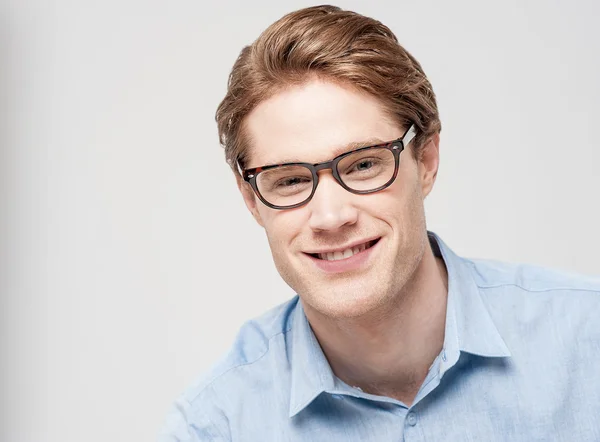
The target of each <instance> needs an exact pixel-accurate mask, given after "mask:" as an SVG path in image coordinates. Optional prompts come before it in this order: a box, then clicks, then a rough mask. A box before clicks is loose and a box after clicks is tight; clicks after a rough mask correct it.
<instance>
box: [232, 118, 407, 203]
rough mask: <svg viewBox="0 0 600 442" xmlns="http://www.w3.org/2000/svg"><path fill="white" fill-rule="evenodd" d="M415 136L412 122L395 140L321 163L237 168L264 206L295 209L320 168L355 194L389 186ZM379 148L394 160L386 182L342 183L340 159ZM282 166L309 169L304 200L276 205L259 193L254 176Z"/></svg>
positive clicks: (309, 198) (362, 193)
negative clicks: (370, 185) (365, 186)
mask: <svg viewBox="0 0 600 442" xmlns="http://www.w3.org/2000/svg"><path fill="white" fill-rule="evenodd" d="M415 136H416V132H415V128H414V124H413V125H411V126H410V127H409V128H408V129H407V130H406V132H404V134H403V135H402V136H401V137H400V138H398V139H396V140H393V141H388V142H387V143H381V144H375V145H372V146H365V147H361V148H358V149H355V150H351V151H350V152H344V153H343V154H341V155H338V156H337V157H335V158H334V159H332V160H331V161H325V162H323V163H315V164H312V163H284V164H272V165H269V166H262V167H254V168H251V169H241V167H240V166H239V163H238V168H239V169H240V170H241V172H242V178H243V179H244V181H246V182H247V183H248V184H250V187H252V190H254V193H255V194H256V196H258V198H259V199H260V201H261V202H262V203H263V204H264V205H265V206H267V207H270V208H272V209H278V210H285V209H295V208H296V207H300V206H303V205H305V204H307V203H308V202H309V201H310V200H311V199H312V197H313V196H314V194H315V192H316V190H317V186H318V185H319V174H318V173H317V172H319V171H320V170H325V169H331V173H332V174H333V177H334V178H335V180H336V181H337V182H338V184H339V185H340V186H342V187H343V188H344V189H346V190H347V191H348V192H350V193H354V194H357V195H366V194H369V193H375V192H379V191H380V190H383V189H385V188H387V187H389V186H390V185H391V184H392V183H393V182H394V181H395V180H396V177H397V175H398V167H399V164H400V153H401V152H402V151H403V150H404V149H405V148H406V147H407V146H408V145H409V144H410V142H411V141H413V139H414V138H415ZM381 148H385V149H388V150H390V151H391V152H392V153H393V154H394V161H395V165H394V174H393V175H392V177H391V178H390V179H389V180H388V182H387V183H385V184H383V185H381V186H379V187H376V188H375V189H371V190H354V189H351V188H350V187H348V186H346V184H344V181H343V180H342V179H341V178H340V174H339V172H338V170H337V166H338V163H339V162H340V161H341V160H342V159H344V158H345V157H347V156H348V155H352V154H354V153H356V152H361V151H364V150H368V149H381ZM284 166H286V167H287V166H303V167H306V168H307V169H309V170H310V171H311V174H312V180H313V188H312V191H311V192H310V195H309V196H308V197H307V198H306V199H305V200H303V201H301V202H299V203H296V204H292V205H290V206H277V205H275V204H271V203H270V202H268V201H267V200H266V199H265V198H263V196H262V195H261V194H260V190H259V189H258V185H257V184H256V177H257V176H258V175H259V174H260V173H261V172H264V171H265V170H270V169H275V168H277V167H284Z"/></svg>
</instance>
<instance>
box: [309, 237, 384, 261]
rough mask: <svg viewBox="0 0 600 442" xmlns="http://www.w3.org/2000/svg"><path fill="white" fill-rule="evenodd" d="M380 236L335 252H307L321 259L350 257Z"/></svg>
mask: <svg viewBox="0 0 600 442" xmlns="http://www.w3.org/2000/svg"><path fill="white" fill-rule="evenodd" d="M379 239H380V238H377V239H374V240H372V241H367V242H365V243H362V244H359V245H357V246H354V247H349V248H347V249H345V250H338V251H335V252H326V253H308V255H310V256H312V257H313V258H317V259H322V260H324V261H340V260H342V259H347V258H350V257H352V256H354V255H356V254H358V253H361V252H364V251H365V250H367V249H370V248H371V247H373V246H374V245H375V244H377V242H378V241H379Z"/></svg>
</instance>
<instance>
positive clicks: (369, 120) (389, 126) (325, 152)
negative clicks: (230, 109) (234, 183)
mask: <svg viewBox="0 0 600 442" xmlns="http://www.w3.org/2000/svg"><path fill="white" fill-rule="evenodd" d="M245 129H246V133H247V135H248V137H249V148H250V150H249V161H248V163H247V164H246V167H248V168H251V167H259V166H263V165H267V164H280V163H285V162H293V161H300V162H310V163H317V162H321V161H327V160H330V159H331V158H333V157H334V156H336V155H339V154H340V153H342V152H344V151H347V150H351V149H353V148H356V147H359V146H361V145H365V146H366V145H370V144H378V143H382V142H386V141H391V140H393V139H396V138H398V137H400V136H401V135H402V132H403V131H402V128H401V127H399V126H398V125H397V124H395V123H393V122H392V121H391V119H390V118H389V116H388V114H387V113H386V111H385V108H384V106H383V105H382V104H381V103H380V102H379V101H378V100H377V99H376V98H374V97H372V96H370V95H368V94H366V93H363V92H359V91H357V90H355V89H353V88H349V87H344V86H342V85H339V84H336V83H332V82H327V81H322V80H311V81H310V82H307V83H305V84H302V85H298V86H292V87H289V88H287V89H285V90H283V91H281V92H279V93H277V94H275V95H274V96H272V97H271V98H269V99H268V100H265V101H263V102H262V103H260V104H259V105H258V106H257V107H256V108H255V109H254V110H253V111H252V112H251V113H250V114H249V115H248V117H247V118H246V121H245Z"/></svg>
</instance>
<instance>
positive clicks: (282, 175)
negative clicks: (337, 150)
mask: <svg viewBox="0 0 600 442" xmlns="http://www.w3.org/2000/svg"><path fill="white" fill-rule="evenodd" d="M415 135H416V133H415V129H414V125H411V126H410V127H409V128H408V130H407V131H406V132H405V133H404V135H402V137H400V138H398V139H396V140H394V141H390V142H387V143H382V144H377V145H374V146H367V147H361V148H360V149H356V150H353V151H350V152H346V153H343V154H342V155H339V156H337V157H335V158H334V159H333V160H331V161H326V162H324V163H316V164H311V163H286V164H274V165H270V166H263V167H256V168H253V169H245V170H243V171H242V176H243V178H244V181H246V182H247V183H249V184H250V186H251V187H252V189H253V190H254V192H255V193H256V195H257V196H258V198H259V199H260V200H261V201H262V202H263V203H264V204H265V205H266V206H268V207H271V208H273V209H293V208H296V207H300V206H302V205H304V204H306V203H308V202H309V201H310V200H311V198H312V197H313V195H314V194H315V191H316V190H317V185H318V184H319V175H318V174H317V172H318V171H320V170H324V169H331V172H332V173H333V177H334V178H335V180H336V181H337V182H338V183H339V184H340V186H342V187H343V188H344V189H346V190H347V191H348V192H351V193H355V194H359V195H364V194H368V193H374V192H378V191H380V190H383V189H385V188H386V187H388V186H390V185H391V184H392V183H393V182H394V180H395V179H396V176H397V175H398V164H399V162H400V153H401V152H402V151H403V150H404V148H405V147H406V146H408V145H409V144H410V142H411V141H412V140H413V139H414V137H415Z"/></svg>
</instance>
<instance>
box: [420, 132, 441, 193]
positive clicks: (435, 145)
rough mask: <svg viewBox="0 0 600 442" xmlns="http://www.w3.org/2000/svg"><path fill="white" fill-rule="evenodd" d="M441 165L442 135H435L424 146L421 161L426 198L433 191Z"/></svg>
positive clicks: (422, 189)
mask: <svg viewBox="0 0 600 442" xmlns="http://www.w3.org/2000/svg"><path fill="white" fill-rule="evenodd" d="M439 164H440V134H439V133H436V134H435V135H433V136H432V137H431V138H430V139H429V141H427V144H426V145H425V146H423V152H422V156H421V161H420V162H419V178H420V179H421V191H422V194H423V197H426V196H427V195H429V193H430V192H431V189H433V185H434V184H435V179H436V177H437V172H438V167H439Z"/></svg>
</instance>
